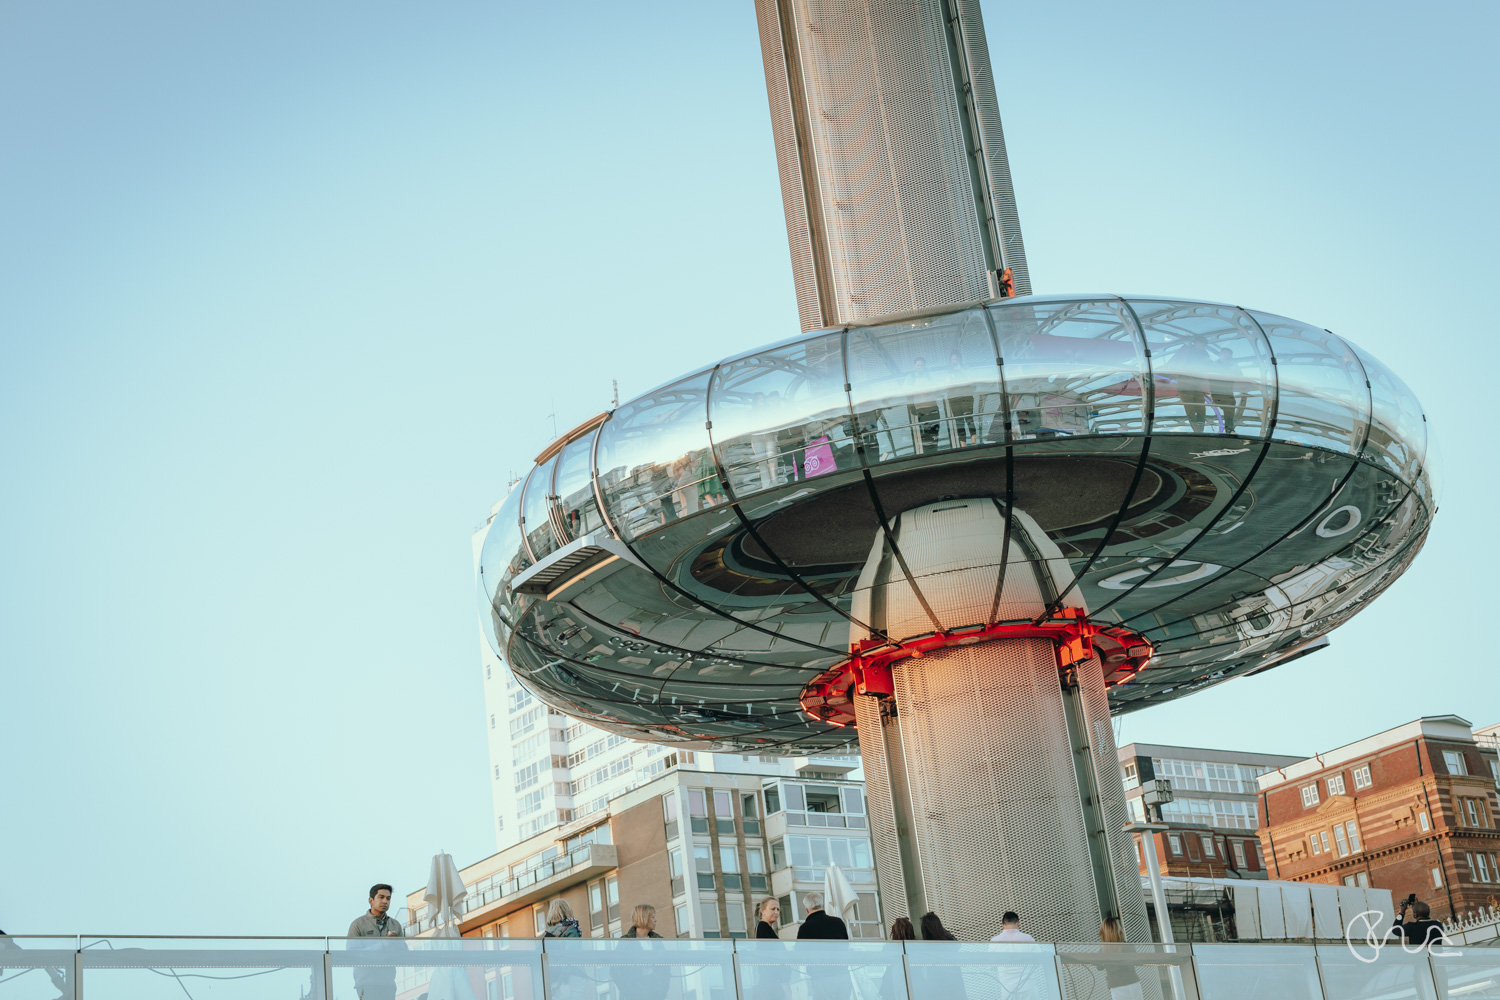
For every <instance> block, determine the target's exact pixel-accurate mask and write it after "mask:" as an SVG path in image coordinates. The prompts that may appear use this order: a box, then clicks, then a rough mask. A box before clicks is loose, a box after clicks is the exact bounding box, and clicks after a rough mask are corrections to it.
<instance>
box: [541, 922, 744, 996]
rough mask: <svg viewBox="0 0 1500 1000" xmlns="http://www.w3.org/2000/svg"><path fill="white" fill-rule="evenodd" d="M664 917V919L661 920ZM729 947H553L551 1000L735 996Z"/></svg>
mask: <svg viewBox="0 0 1500 1000" xmlns="http://www.w3.org/2000/svg"><path fill="white" fill-rule="evenodd" d="M659 916H660V915H658V917H659ZM732 949H733V945H732V944H731V943H730V942H728V941H722V942H720V941H684V940H677V941H668V940H655V939H647V940H628V941H609V940H604V941H590V940H576V941H575V940H564V939H561V938H554V939H550V940H548V941H547V984H548V987H549V990H548V993H549V997H550V998H551V1000H584V998H594V997H601V998H602V997H610V996H614V997H618V1000H706V998H711V997H732V996H733V995H734V970H733V967H732V964H731V963H732V962H733V954H734V953H733V950H732Z"/></svg>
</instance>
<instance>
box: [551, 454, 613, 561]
mask: <svg viewBox="0 0 1500 1000" xmlns="http://www.w3.org/2000/svg"><path fill="white" fill-rule="evenodd" d="M597 433H598V432H597V431H590V432H589V433H587V434H585V435H584V436H583V437H581V438H579V439H577V440H576V441H570V442H569V443H568V444H567V445H566V446H564V448H563V450H562V454H561V455H560V456H559V458H558V465H557V506H558V511H559V513H560V514H561V515H562V522H563V525H564V527H566V528H567V532H568V539H569V541H571V540H572V539H574V538H582V537H583V536H584V535H587V534H588V533H589V532H591V531H598V530H599V529H600V528H602V527H604V521H603V520H602V519H601V518H600V517H599V504H598V502H597V501H596V500H595V499H594V454H593V453H594V435H595V434H597Z"/></svg>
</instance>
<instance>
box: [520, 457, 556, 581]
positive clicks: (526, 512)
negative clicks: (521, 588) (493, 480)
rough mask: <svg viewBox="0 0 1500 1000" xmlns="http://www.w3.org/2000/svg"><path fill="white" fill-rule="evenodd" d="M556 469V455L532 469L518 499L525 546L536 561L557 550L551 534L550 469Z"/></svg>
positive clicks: (554, 537) (553, 536) (554, 538)
mask: <svg viewBox="0 0 1500 1000" xmlns="http://www.w3.org/2000/svg"><path fill="white" fill-rule="evenodd" d="M556 467H557V456H556V455H553V456H552V457H551V458H549V459H547V461H545V462H543V463H542V464H541V465H538V466H536V467H534V468H533V469H532V470H531V475H530V476H528V477H527V478H526V487H525V493H524V494H522V497H521V529H522V530H523V531H524V532H526V544H527V545H529V546H531V554H532V555H533V556H535V557H536V558H537V559H542V558H544V557H546V555H547V554H548V553H549V552H552V551H554V550H556V548H557V537H556V536H555V535H554V534H553V532H552V517H551V514H552V470H553V469H555V468H556Z"/></svg>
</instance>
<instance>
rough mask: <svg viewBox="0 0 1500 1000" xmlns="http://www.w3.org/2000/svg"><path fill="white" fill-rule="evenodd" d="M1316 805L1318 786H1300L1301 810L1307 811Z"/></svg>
mask: <svg viewBox="0 0 1500 1000" xmlns="http://www.w3.org/2000/svg"><path fill="white" fill-rule="evenodd" d="M1317 804H1318V786H1317V785H1315V784H1314V785H1303V786H1302V808H1304V809H1307V808H1310V807H1312V806H1315V805H1317Z"/></svg>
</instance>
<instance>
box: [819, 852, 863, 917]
mask: <svg viewBox="0 0 1500 1000" xmlns="http://www.w3.org/2000/svg"><path fill="white" fill-rule="evenodd" d="M858 902H859V896H858V895H857V894H856V893H855V892H854V886H852V885H850V884H849V876H848V875H845V874H844V870H843V869H842V868H840V867H839V866H838V865H829V866H828V869H827V870H826V871H825V872H824V873H823V910H824V912H826V913H831V914H832V915H834V916H835V917H842V918H843V920H844V922H845V923H852V922H853V921H854V907H855V904H857V903H858Z"/></svg>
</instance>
